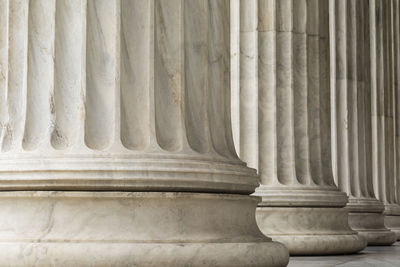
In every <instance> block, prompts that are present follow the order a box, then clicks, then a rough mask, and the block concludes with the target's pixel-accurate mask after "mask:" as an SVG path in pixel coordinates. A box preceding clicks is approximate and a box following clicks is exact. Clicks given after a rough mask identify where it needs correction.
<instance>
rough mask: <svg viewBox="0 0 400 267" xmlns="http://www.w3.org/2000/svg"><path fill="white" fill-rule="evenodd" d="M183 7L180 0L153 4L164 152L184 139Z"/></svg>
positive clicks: (156, 89) (158, 109) (157, 101)
mask: <svg viewBox="0 0 400 267" xmlns="http://www.w3.org/2000/svg"><path fill="white" fill-rule="evenodd" d="M182 5H183V2H182V0H155V2H154V8H155V23H154V24H155V50H154V57H155V67H154V68H155V69H154V79H155V81H154V94H155V95H154V97H155V117H156V135H157V142H158V144H159V146H160V147H161V148H163V149H165V150H167V151H177V150H179V149H181V148H182V140H183V137H182V134H183V133H182V126H183V125H182V110H183V108H184V105H183V101H184V99H183V92H182V86H183V82H182V79H183V78H182V77H183V52H182V49H181V46H182V43H183V40H182V27H183V25H182V16H181V15H182V8H183V6H182ZM172 14H176V15H172Z"/></svg>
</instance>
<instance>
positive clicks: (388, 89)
mask: <svg viewBox="0 0 400 267" xmlns="http://www.w3.org/2000/svg"><path fill="white" fill-rule="evenodd" d="M391 3H392V1H391V0H390V1H384V26H383V28H384V34H383V43H384V45H385V47H384V49H385V52H384V69H385V72H384V88H383V90H384V96H383V97H384V101H383V105H384V107H383V109H384V149H385V164H384V168H385V170H386V171H385V175H386V176H385V177H386V185H385V188H386V201H387V203H393V202H394V139H393V138H394V136H393V133H394V128H393V93H394V92H393V80H392V78H393V75H392V69H393V68H392V56H393V55H392V31H391V28H392V7H391Z"/></svg>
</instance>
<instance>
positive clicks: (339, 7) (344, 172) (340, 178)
mask: <svg viewBox="0 0 400 267" xmlns="http://www.w3.org/2000/svg"><path fill="white" fill-rule="evenodd" d="M335 4H336V5H335V33H336V38H335V48H336V51H335V55H336V58H335V60H336V71H335V74H336V77H335V79H336V88H335V89H336V90H335V92H336V95H335V99H336V103H335V110H336V120H335V121H334V123H335V124H336V138H337V139H336V140H335V143H336V152H337V154H336V158H337V161H336V164H337V177H336V178H337V181H336V182H337V185H338V187H339V188H340V189H341V190H342V191H345V192H348V191H349V186H348V184H347V183H346V182H345V181H348V180H349V176H350V174H349V153H348V146H349V144H348V142H349V138H348V120H347V106H348V104H347V82H346V81H347V73H348V72H347V67H348V65H347V57H348V55H347V43H348V42H347V37H348V34H347V26H348V24H347V19H348V16H347V10H348V8H347V1H346V0H338V1H335ZM338 155H340V157H338Z"/></svg>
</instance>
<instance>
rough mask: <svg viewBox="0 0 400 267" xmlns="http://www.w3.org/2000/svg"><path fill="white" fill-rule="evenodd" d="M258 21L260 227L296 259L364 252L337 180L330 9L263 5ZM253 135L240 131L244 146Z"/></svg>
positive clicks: (287, 2) (290, 0) (271, 0)
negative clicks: (332, 129) (332, 121)
mask: <svg viewBox="0 0 400 267" xmlns="http://www.w3.org/2000/svg"><path fill="white" fill-rule="evenodd" d="M258 17H259V24H258V54H259V61H258V84H259V92H258V110H259V112H258V135H259V136H258V141H259V145H258V153H259V160H258V165H259V168H258V170H259V175H260V178H261V186H260V187H259V188H258V189H257V190H256V195H259V196H261V197H262V199H263V201H262V202H261V203H260V204H259V208H258V211H257V219H258V224H259V226H260V228H261V229H262V230H263V231H264V233H266V234H267V235H270V236H271V237H272V238H275V239H276V240H280V241H282V242H284V243H285V245H287V246H288V248H289V251H290V252H291V253H292V254H320V253H325V254H326V253H331V254H334V253H343V252H352V251H357V250H359V249H361V248H363V246H364V245H365V244H364V241H363V240H362V239H361V238H360V237H358V236H357V234H356V233H355V232H353V231H352V230H351V229H350V228H349V226H348V223H347V213H346V211H344V209H343V208H342V207H344V206H345V205H346V203H347V197H346V195H345V194H344V193H342V192H340V191H339V190H338V188H337V187H336V186H335V183H334V179H333V173H332V163H331V146H330V145H331V136H330V80H329V70H330V66H329V1H327V0H323V1H318V0H317V1H306V0H304V1H303V0H260V1H258ZM242 86H243V87H246V84H245V83H242ZM242 90H243V89H242ZM241 101H245V100H243V99H241ZM243 115H246V116H250V114H245V113H242V111H241V116H243ZM242 120H243V119H241V122H242ZM253 131H255V130H254V129H253V128H252V127H249V126H248V125H246V124H245V123H242V124H241V139H240V142H241V144H242V143H243V144H247V143H248V142H250V140H245V137H246V136H247V137H250V136H252V137H254V136H256V134H254V133H253ZM252 133H253V135H252ZM254 153H255V154H256V152H254ZM253 155H254V154H253ZM240 156H241V158H242V159H243V160H244V161H245V162H250V163H251V162H252V161H253V159H252V158H249V157H248V156H247V154H246V153H242V150H241V153H240ZM252 165H253V166H254V165H255V164H252ZM328 207H329V208H328ZM328 211H329V212H328ZM328 214H329V215H328ZM326 216H327V217H329V219H327V221H325V220H320V217H326ZM299 218H303V219H302V220H299ZM305 218H307V219H305ZM310 221H318V223H317V224H318V226H317V228H318V229H316V228H313V229H311V228H312V227H315V225H314V226H311V224H309V223H308V222H310ZM328 224H329V225H328ZM333 225H341V227H339V228H340V229H338V228H337V227H333ZM332 227H333V228H334V229H335V230H333V231H329V230H327V229H333V228H332ZM315 232H317V234H315ZM339 244H340V245H339ZM342 245H343V246H342Z"/></svg>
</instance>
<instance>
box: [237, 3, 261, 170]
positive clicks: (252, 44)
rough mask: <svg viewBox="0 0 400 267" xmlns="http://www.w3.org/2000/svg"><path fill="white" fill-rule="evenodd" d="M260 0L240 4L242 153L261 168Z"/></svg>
mask: <svg viewBox="0 0 400 267" xmlns="http://www.w3.org/2000/svg"><path fill="white" fill-rule="evenodd" d="M257 2H258V1H257V0H249V1H241V6H240V123H241V126H240V127H243V128H244V129H246V131H242V134H241V136H240V156H241V158H242V159H243V160H244V161H245V162H246V163H247V165H248V166H249V167H252V168H255V169H258V157H259V156H258V139H259V138H258V81H257V80H258V78H257V77H258V75H257V71H258V70H257V69H258V66H257V65H258V64H257V61H258V42H257Z"/></svg>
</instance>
